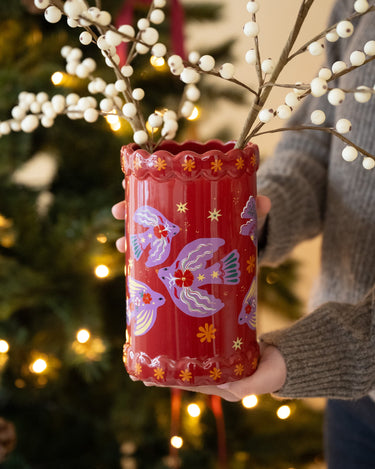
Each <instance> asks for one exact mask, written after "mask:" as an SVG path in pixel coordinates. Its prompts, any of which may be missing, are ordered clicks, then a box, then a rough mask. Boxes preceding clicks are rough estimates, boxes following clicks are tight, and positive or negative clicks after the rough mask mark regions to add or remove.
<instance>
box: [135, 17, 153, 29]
mask: <svg viewBox="0 0 375 469" xmlns="http://www.w3.org/2000/svg"><path fill="white" fill-rule="evenodd" d="M137 26H138V29H139V30H140V31H144V30H145V29H146V28H148V27H149V26H150V22H149V21H148V19H147V18H141V19H140V20H138V22H137Z"/></svg>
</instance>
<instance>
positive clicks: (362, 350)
mask: <svg viewBox="0 0 375 469" xmlns="http://www.w3.org/2000/svg"><path fill="white" fill-rule="evenodd" d="M261 340H262V341H264V342H265V343H268V344H272V345H275V346H276V347H278V349H279V350H280V352H281V354H282V355H283V357H284V359H285V362H286V366H287V378H286V382H285V384H284V386H283V387H282V388H281V389H280V390H279V391H278V392H277V393H275V394H276V395H278V396H280V397H290V398H302V397H329V398H335V399H357V398H360V397H363V396H365V395H367V394H368V393H369V392H370V391H371V390H373V389H374V388H375V285H374V286H373V287H372V289H371V290H370V292H369V293H368V294H367V295H366V296H365V298H364V299H363V300H362V301H361V302H360V303H358V304H357V305H351V304H342V303H334V302H330V303H326V304H323V305H322V306H320V307H319V308H318V309H316V310H315V311H314V312H312V313H311V314H309V315H308V316H306V317H304V318H302V319H300V320H299V321H297V322H296V323H294V324H293V325H292V326H290V327H288V328H286V329H284V330H278V331H274V332H270V333H267V334H264V335H263V336H262V337H261Z"/></svg>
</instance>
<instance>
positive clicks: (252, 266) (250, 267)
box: [246, 256, 255, 274]
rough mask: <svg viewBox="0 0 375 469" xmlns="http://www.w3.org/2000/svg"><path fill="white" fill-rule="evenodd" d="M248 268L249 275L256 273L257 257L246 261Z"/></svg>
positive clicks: (251, 257)
mask: <svg viewBox="0 0 375 469" xmlns="http://www.w3.org/2000/svg"><path fill="white" fill-rule="evenodd" d="M246 263H247V266H246V270H247V272H248V273H249V274H251V273H253V272H254V269H255V256H250V257H249V259H248V260H247V261H246Z"/></svg>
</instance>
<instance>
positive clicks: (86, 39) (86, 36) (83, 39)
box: [79, 31, 92, 46]
mask: <svg viewBox="0 0 375 469" xmlns="http://www.w3.org/2000/svg"><path fill="white" fill-rule="evenodd" d="M91 41H92V36H91V34H90V33H89V32H88V31H83V32H82V33H81V34H80V35H79V42H80V43H81V44H83V45H84V46H87V45H88V44H90V43H91Z"/></svg>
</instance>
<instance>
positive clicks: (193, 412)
mask: <svg viewBox="0 0 375 469" xmlns="http://www.w3.org/2000/svg"><path fill="white" fill-rule="evenodd" d="M187 412H188V414H189V415H190V417H194V418H196V417H199V416H200V414H201V408H200V407H199V405H198V404H196V403H192V404H189V405H188V406H187Z"/></svg>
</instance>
